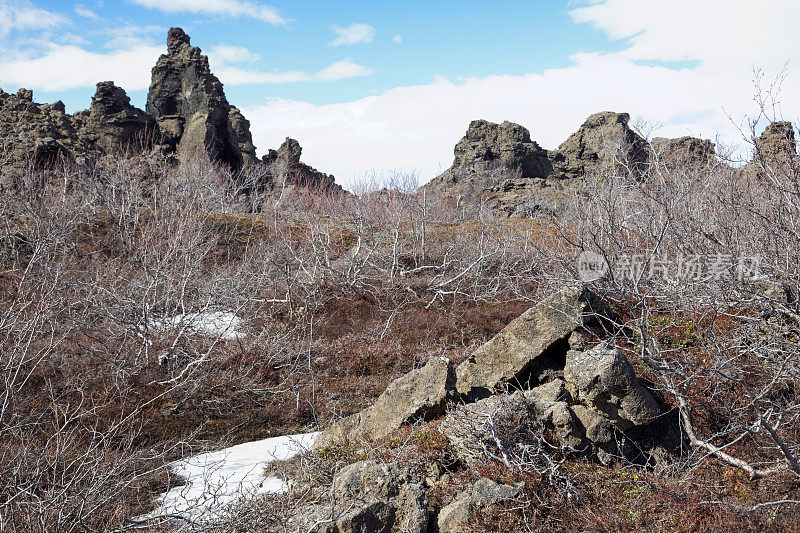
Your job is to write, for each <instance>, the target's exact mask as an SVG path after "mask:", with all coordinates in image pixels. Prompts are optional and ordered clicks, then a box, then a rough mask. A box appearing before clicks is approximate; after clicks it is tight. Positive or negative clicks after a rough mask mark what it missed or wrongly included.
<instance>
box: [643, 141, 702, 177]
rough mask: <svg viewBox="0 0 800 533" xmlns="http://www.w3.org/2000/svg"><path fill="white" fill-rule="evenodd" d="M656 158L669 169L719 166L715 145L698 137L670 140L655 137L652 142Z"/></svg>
mask: <svg viewBox="0 0 800 533" xmlns="http://www.w3.org/2000/svg"><path fill="white" fill-rule="evenodd" d="M650 144H651V146H652V149H653V152H654V154H655V157H657V158H658V161H659V162H660V163H662V164H665V165H667V167H668V168H670V167H671V168H674V167H678V166H687V167H688V168H693V169H708V168H711V167H713V166H714V165H716V164H717V157H716V151H715V149H714V143H713V142H711V141H710V140H708V139H698V138H697V137H688V136H687V137H679V138H676V139H669V138H666V137H655V138H653V140H652V141H650Z"/></svg>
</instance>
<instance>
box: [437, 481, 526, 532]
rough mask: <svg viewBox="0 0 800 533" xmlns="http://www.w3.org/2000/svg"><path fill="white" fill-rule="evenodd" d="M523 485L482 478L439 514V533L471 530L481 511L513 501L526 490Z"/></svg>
mask: <svg viewBox="0 0 800 533" xmlns="http://www.w3.org/2000/svg"><path fill="white" fill-rule="evenodd" d="M524 486H525V485H524V484H523V483H517V484H515V485H501V484H499V483H496V482H494V481H492V480H491V479H488V478H481V479H479V480H478V481H476V482H475V483H474V484H473V485H472V486H470V487H468V488H467V489H466V490H464V491H462V492H461V493H460V494H459V495H458V496H456V498H455V500H454V501H453V502H452V503H450V504H449V505H447V506H445V507H443V508H442V510H441V511H440V512H439V518H438V521H437V523H438V526H439V533H460V532H462V531H466V530H469V527H470V525H471V522H472V518H473V516H474V515H475V514H476V513H478V514H479V513H480V512H481V510H483V509H487V508H490V507H492V506H495V505H497V504H498V503H502V502H504V501H509V500H513V499H514V498H517V496H519V493H520V492H521V491H522V489H523V488H524Z"/></svg>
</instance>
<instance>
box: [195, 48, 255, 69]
mask: <svg viewBox="0 0 800 533" xmlns="http://www.w3.org/2000/svg"><path fill="white" fill-rule="evenodd" d="M208 60H209V62H210V63H211V67H212V69H214V68H215V67H216V68H219V67H222V66H223V65H230V64H237V63H255V62H256V61H260V60H261V56H260V55H259V54H257V53H255V52H251V51H250V50H248V49H247V48H245V47H243V46H231V45H227V44H220V45H217V46H215V47H213V48H211V50H209V52H208Z"/></svg>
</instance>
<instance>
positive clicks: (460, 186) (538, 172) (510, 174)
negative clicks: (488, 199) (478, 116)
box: [434, 120, 553, 196]
mask: <svg viewBox="0 0 800 533" xmlns="http://www.w3.org/2000/svg"><path fill="white" fill-rule="evenodd" d="M454 154H455V159H454V160H453V164H452V166H451V167H450V168H449V169H447V170H446V171H445V172H444V173H443V174H442V175H440V176H438V177H437V178H435V180H434V183H435V184H436V183H438V184H441V185H443V186H450V187H454V188H455V189H456V191H457V193H459V194H462V195H465V196H466V195H479V194H481V193H482V192H483V191H484V190H486V189H487V188H490V187H491V186H492V185H494V182H497V181H499V180H503V179H511V178H528V179H529V178H542V179H544V178H546V177H547V176H548V175H549V174H550V172H551V171H552V170H553V167H552V165H551V164H550V160H549V159H548V158H547V151H546V150H544V149H542V148H541V147H540V146H539V145H538V144H536V143H535V142H534V141H532V140H531V135H530V133H529V132H528V130H526V129H525V128H523V127H522V126H520V125H519V124H514V123H512V122H508V121H506V122H503V123H502V124H495V123H493V122H488V121H486V120H474V121H472V122H471V123H470V125H469V128H467V133H466V134H465V135H464V137H463V138H462V139H461V140H460V141H458V144H456V147H455V150H454Z"/></svg>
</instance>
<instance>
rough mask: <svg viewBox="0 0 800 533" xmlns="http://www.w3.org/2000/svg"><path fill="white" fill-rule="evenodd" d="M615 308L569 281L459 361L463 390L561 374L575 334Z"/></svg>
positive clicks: (523, 384) (472, 393) (470, 393)
mask: <svg viewBox="0 0 800 533" xmlns="http://www.w3.org/2000/svg"><path fill="white" fill-rule="evenodd" d="M611 316H612V312H611V311H610V310H609V309H608V308H607V306H605V305H604V304H603V302H602V301H600V299H599V298H598V297H597V295H595V294H594V293H592V292H591V291H589V290H588V289H586V288H584V287H582V286H577V285H576V286H567V287H565V288H563V289H562V290H560V291H559V292H558V293H556V294H554V295H553V296H551V297H550V298H548V299H546V300H544V301H542V302H540V303H539V304H537V305H536V306H534V307H532V308H530V309H528V310H527V311H525V312H524V313H523V314H522V315H520V316H519V317H518V318H516V319H514V320H513V321H511V322H510V323H509V324H508V325H507V326H506V327H505V328H503V330H502V331H500V333H498V334H497V335H496V336H495V337H494V338H492V339H491V340H490V341H488V342H487V343H486V344H484V345H482V346H481V347H479V348H478V349H477V350H476V351H475V352H474V353H473V354H472V355H471V356H470V357H469V359H467V360H466V361H464V362H463V363H461V365H459V367H458V370H457V375H458V385H457V386H458V391H459V392H460V393H461V394H463V395H465V396H466V397H469V398H471V399H475V398H480V397H485V396H488V395H489V394H491V393H492V392H495V391H496V390H497V389H498V388H504V387H505V386H511V387H516V388H531V387H532V386H534V385H536V384H538V383H541V382H544V381H546V380H548V379H551V378H553V377H557V376H558V375H560V374H561V372H562V369H563V368H564V357H565V355H566V353H567V351H568V350H569V337H570V335H572V333H573V332H574V331H576V330H578V329H582V328H590V327H591V328H596V327H598V326H600V325H601V323H602V318H604V317H605V318H610V317H611Z"/></svg>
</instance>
